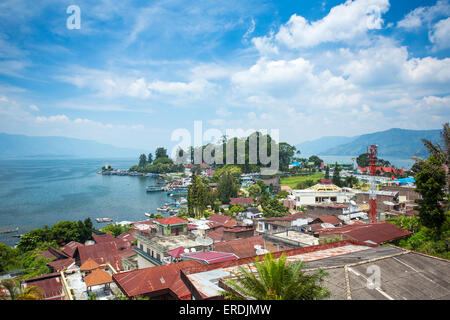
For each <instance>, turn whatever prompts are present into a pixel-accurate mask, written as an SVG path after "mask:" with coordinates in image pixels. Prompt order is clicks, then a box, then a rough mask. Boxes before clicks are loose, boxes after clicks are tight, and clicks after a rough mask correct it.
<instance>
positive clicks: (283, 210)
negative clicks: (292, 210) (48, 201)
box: [261, 198, 289, 218]
mask: <svg viewBox="0 0 450 320" xmlns="http://www.w3.org/2000/svg"><path fill="white" fill-rule="evenodd" d="M261 206H262V209H263V217H264V218H271V217H283V216H285V215H287V214H288V213H289V210H288V208H287V207H285V206H284V205H283V203H281V201H279V200H277V199H275V198H272V199H269V200H267V201H266V202H264V203H262V204H261Z"/></svg>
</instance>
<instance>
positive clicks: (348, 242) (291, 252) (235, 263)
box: [182, 239, 378, 275]
mask: <svg viewBox="0 0 450 320" xmlns="http://www.w3.org/2000/svg"><path fill="white" fill-rule="evenodd" d="M243 240H245V239H243ZM345 245H358V246H365V247H378V245H376V244H371V243H365V242H361V241H356V240H341V241H335V242H331V243H324V244H319V245H314V246H308V247H301V248H295V249H289V250H284V251H278V252H273V253H272V256H273V257H274V258H279V257H280V256H281V255H282V254H285V255H286V256H292V255H299V254H305V253H309V252H316V251H320V250H326V249H331V248H339V247H342V246H345ZM255 258H256V254H253V255H252V256H248V257H245V258H240V259H238V260H231V261H225V262H219V263H214V264H206V265H205V264H202V265H197V266H186V267H183V268H182V272H183V273H184V274H185V275H187V274H192V273H199V272H204V271H209V270H215V269H221V268H228V267H235V266H239V265H244V264H249V263H254V262H255Z"/></svg>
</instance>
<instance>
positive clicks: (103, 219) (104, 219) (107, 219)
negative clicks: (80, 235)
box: [95, 218, 113, 223]
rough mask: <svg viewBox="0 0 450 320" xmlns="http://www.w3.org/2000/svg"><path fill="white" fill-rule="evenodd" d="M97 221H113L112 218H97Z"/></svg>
mask: <svg viewBox="0 0 450 320" xmlns="http://www.w3.org/2000/svg"><path fill="white" fill-rule="evenodd" d="M95 221H97V222H99V223H101V222H111V221H113V219H112V218H95Z"/></svg>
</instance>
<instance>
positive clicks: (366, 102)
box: [0, 0, 450, 151]
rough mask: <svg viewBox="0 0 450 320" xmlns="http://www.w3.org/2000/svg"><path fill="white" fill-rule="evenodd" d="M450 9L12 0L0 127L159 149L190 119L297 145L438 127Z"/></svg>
mask: <svg viewBox="0 0 450 320" xmlns="http://www.w3.org/2000/svg"><path fill="white" fill-rule="evenodd" d="M70 5H77V6H79V8H80V10H81V28H80V29H72V30H70V29H68V28H67V27H66V20H67V19H68V17H69V16H70V14H67V13H66V10H67V7H68V6H70ZM449 16H450V4H449V1H448V0H439V1H406V0H398V1H394V0H390V1H389V0H365V1H363V0H354V1H295V2H294V1H234V0H227V1H112V0H99V1H80V0H70V1H61V0H42V1H25V0H15V1H13V0H4V1H2V3H1V4H0V132H6V133H14V134H26V135H50V136H67V137H74V138H81V139H91V140H96V141H100V142H103V143H109V144H113V145H117V146H124V147H132V148H140V149H146V150H150V151H151V150H154V149H155V147H157V146H161V145H164V146H168V147H170V145H173V144H174V143H175V142H172V141H171V134H172V132H173V131H174V130H175V129H177V128H185V129H187V130H189V131H190V132H192V133H193V127H194V121H202V123H203V128H204V130H206V129H207V128H214V129H218V130H220V131H222V132H224V133H225V129H233V128H234V129H243V130H248V129H257V130H260V129H267V130H269V131H270V129H278V130H279V134H280V139H281V140H282V141H287V142H289V143H291V144H296V143H299V142H302V141H306V140H311V139H315V138H319V137H321V136H328V135H345V136H354V135H358V134H364V133H369V132H373V131H379V130H385V129H389V128H392V127H399V128H408V129H438V128H441V126H442V123H444V122H446V121H449V118H450V117H449V115H450V112H449V110H450V108H449V102H450V57H449V53H450V18H449Z"/></svg>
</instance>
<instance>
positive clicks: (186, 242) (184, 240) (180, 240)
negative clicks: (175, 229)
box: [148, 234, 199, 251]
mask: <svg viewBox="0 0 450 320" xmlns="http://www.w3.org/2000/svg"><path fill="white" fill-rule="evenodd" d="M148 240H150V241H152V242H154V243H156V244H157V245H160V246H162V247H163V248H164V249H165V250H166V251H169V250H172V249H175V248H178V247H185V248H192V247H198V246H199V244H198V243H197V242H195V238H194V237H193V236H192V235H184V234H181V235H178V236H168V237H166V236H158V235H155V236H153V237H149V238H148Z"/></svg>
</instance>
